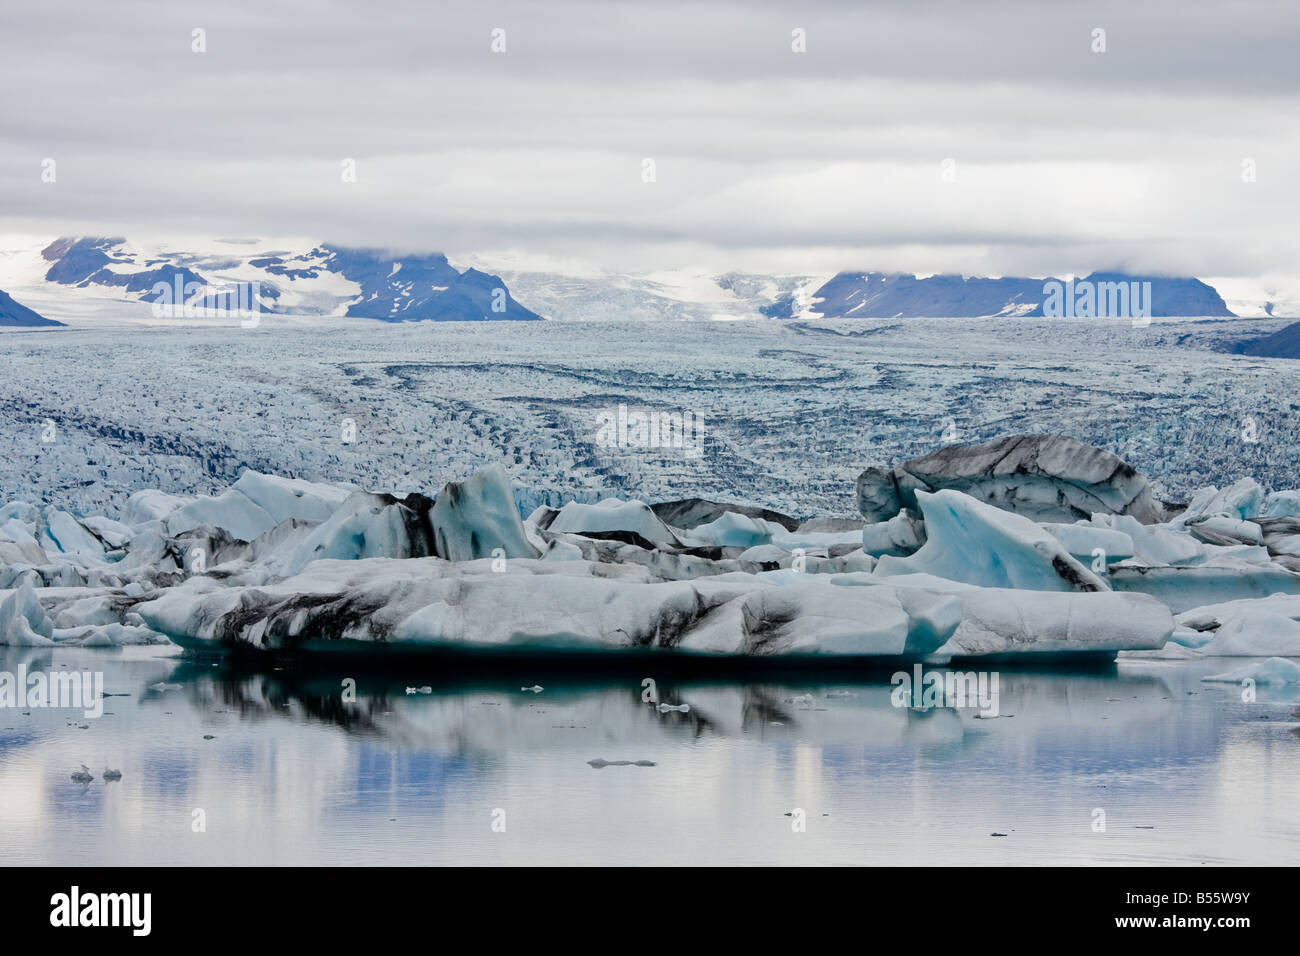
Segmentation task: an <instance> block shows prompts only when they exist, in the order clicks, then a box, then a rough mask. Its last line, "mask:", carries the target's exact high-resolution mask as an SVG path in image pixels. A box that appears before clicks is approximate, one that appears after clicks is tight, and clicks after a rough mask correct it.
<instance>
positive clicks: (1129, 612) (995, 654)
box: [832, 574, 1174, 662]
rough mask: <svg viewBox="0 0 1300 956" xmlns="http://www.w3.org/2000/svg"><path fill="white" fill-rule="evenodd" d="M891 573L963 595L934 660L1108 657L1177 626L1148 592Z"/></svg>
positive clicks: (908, 582)
mask: <svg viewBox="0 0 1300 956" xmlns="http://www.w3.org/2000/svg"><path fill="white" fill-rule="evenodd" d="M832 580H833V581H834V582H835V583H836V584H839V585H841V586H863V585H869V584H872V583H874V581H873V579H872V578H870V577H869V576H866V575H843V576H840V577H836V578H833V579H832ZM875 580H878V579H875ZM890 581H891V583H893V584H894V585H895V586H897V587H898V588H899V589H900V590H901V589H907V588H915V589H917V590H920V591H930V592H940V593H947V594H951V595H952V596H953V597H956V598H958V599H959V600H960V601H961V604H962V616H961V624H960V625H959V626H958V627H957V629H956V630H955V631H954V632H953V635H952V638H951V639H950V640H949V641H948V642H947V643H946V644H944V645H943V646H942V647H941V648H939V650H938V651H936V652H935V654H934V655H933V658H932V660H934V661H937V662H943V661H947V660H960V659H966V658H979V659H982V660H984V661H987V662H992V661H1014V660H1026V661H1033V660H1063V659H1069V658H1093V659H1102V660H1111V659H1113V658H1114V657H1115V655H1116V654H1117V653H1118V652H1120V651H1155V650H1159V649H1160V648H1162V647H1164V646H1165V643H1166V642H1167V641H1168V640H1169V638H1170V636H1171V635H1172V634H1173V633H1174V619H1173V616H1172V615H1171V614H1170V613H1169V609H1168V608H1166V607H1165V606H1164V605H1163V604H1161V603H1160V602H1159V601H1156V600H1155V599H1153V598H1149V597H1146V596H1145V595H1137V594H1116V593H1114V592H1109V591H1097V592H1088V591H1066V592H1059V591H1057V592H1054V591H1026V590H1018V589H1013V588H1000V587H977V586H975V585H970V584H961V583H957V582H954V581H950V580H945V579H942V578H936V577H933V576H931V575H928V574H916V575H906V576H903V577H898V578H891V579H890Z"/></svg>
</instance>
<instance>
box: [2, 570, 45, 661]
mask: <svg viewBox="0 0 1300 956" xmlns="http://www.w3.org/2000/svg"><path fill="white" fill-rule="evenodd" d="M53 643H54V625H53V624H51V623H50V619H49V617H48V616H47V615H46V613H45V611H44V609H43V608H42V607H41V602H40V601H39V600H37V598H36V592H35V591H34V590H33V589H32V588H31V587H30V586H29V585H24V586H23V587H20V588H18V589H17V590H15V591H10V592H9V594H8V595H7V596H6V597H5V598H4V600H3V601H0V644H6V645H9V646H11V647H12V646H18V647H36V646H44V645H48V644H53Z"/></svg>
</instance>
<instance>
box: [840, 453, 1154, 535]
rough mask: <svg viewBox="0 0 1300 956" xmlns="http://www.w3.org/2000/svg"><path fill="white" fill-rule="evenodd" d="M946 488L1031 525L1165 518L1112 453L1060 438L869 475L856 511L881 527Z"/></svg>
mask: <svg viewBox="0 0 1300 956" xmlns="http://www.w3.org/2000/svg"><path fill="white" fill-rule="evenodd" d="M945 488H951V489H955V490H957V491H962V492H965V493H966V494H968V495H971V496H972V497H974V498H978V499H979V500H981V501H984V502H987V503H989V504H993V505H996V506H997V507H999V508H1002V509H1005V510H1007V511H1013V512H1015V513H1017V514H1021V515H1025V516H1026V517H1029V518H1033V519H1034V520H1036V521H1055V522H1069V521H1075V520H1077V519H1079V518H1089V517H1091V516H1092V515H1093V514H1096V513H1102V514H1125V515H1132V516H1133V517H1135V518H1137V520H1138V521H1141V522H1143V523H1144V524H1146V523H1152V522H1156V521H1160V520H1162V519H1163V517H1164V509H1163V507H1162V506H1161V505H1160V503H1159V502H1157V501H1156V500H1155V498H1154V496H1153V495H1152V493H1151V488H1150V486H1149V485H1148V484H1147V480H1146V478H1144V477H1143V476H1142V475H1140V474H1138V473H1137V472H1136V471H1135V470H1134V469H1133V468H1132V467H1131V466H1130V465H1128V464H1127V463H1126V462H1124V461H1123V460H1122V459H1121V458H1119V457H1118V456H1116V455H1114V454H1112V453H1111V452H1108V451H1105V450H1104V449H1101V448H1095V447H1093V446H1092V445H1085V444H1084V443H1083V442H1081V441H1078V440H1076V439H1074V438H1069V437H1067V436H1064V435H1017V436H1012V437H1009V438H999V439H997V440H996V441H991V442H984V443H982V444H977V445H948V446H946V447H944V448H941V449H939V450H938V451H936V452H932V453H931V454H929V455H925V456H923V457H921V458H914V459H912V460H911V461H908V462H904V463H903V464H901V465H896V466H895V467H893V468H884V467H878V466H877V467H871V468H868V469H867V470H866V471H864V472H862V474H861V475H860V476H859V478H858V487H857V497H858V509H859V510H860V511H861V512H862V514H863V515H864V516H865V517H866V519H867V520H868V521H873V522H874V521H886V520H888V519H889V518H892V517H893V516H894V515H896V514H898V512H899V511H900V510H902V509H903V508H914V507H915V506H916V495H917V492H918V491H937V490H940V489H945Z"/></svg>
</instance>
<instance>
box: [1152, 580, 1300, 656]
mask: <svg viewBox="0 0 1300 956" xmlns="http://www.w3.org/2000/svg"><path fill="white" fill-rule="evenodd" d="M1177 621H1178V625H1179V627H1180V628H1186V629H1188V630H1190V631H1191V632H1192V633H1193V634H1195V635H1196V636H1197V639H1194V640H1193V642H1192V643H1189V642H1188V641H1186V640H1183V641H1180V643H1184V644H1187V646H1190V647H1194V648H1196V649H1198V650H1199V651H1200V652H1201V654H1202V655H1204V656H1207V657H1300V597H1292V596H1287V595H1282V594H1274V595H1271V596H1269V597H1266V598H1260V599H1257V600H1244V601H1229V602H1226V603H1223V604H1213V605H1209V606H1207V607H1197V608H1193V609H1191V610H1189V611H1184V612H1182V613H1181V614H1179V615H1178V617H1177Z"/></svg>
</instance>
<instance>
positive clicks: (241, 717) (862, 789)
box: [0, 647, 1300, 865]
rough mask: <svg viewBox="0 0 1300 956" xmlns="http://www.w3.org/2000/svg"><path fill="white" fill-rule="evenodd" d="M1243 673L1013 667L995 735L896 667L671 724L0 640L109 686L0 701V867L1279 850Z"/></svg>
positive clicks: (612, 711)
mask: <svg viewBox="0 0 1300 956" xmlns="http://www.w3.org/2000/svg"><path fill="white" fill-rule="evenodd" d="M1242 663H1244V662H1243V661H1241V660H1217V661H1198V662H1141V663H1138V662H1125V663H1121V664H1119V665H1117V666H1115V667H1113V668H1109V669H1104V670H1101V671H1096V670H1093V671H1076V672H1060V671H1053V672H1045V671H1037V670H1011V669H1006V668H1002V669H1000V670H999V671H998V675H999V701H998V703H999V713H1000V715H1001V716H999V717H997V718H994V719H985V718H981V717H980V716H978V715H979V711H978V710H977V709H961V710H958V709H936V710H931V711H928V712H920V711H917V710H912V709H908V708H899V707H895V706H894V705H893V703H892V702H891V690H892V689H893V688H892V686H891V684H890V682H889V676H890V675H889V674H888V673H883V674H861V673H855V672H851V671H846V672H844V673H843V674H839V673H835V674H832V675H829V676H828V675H827V674H826V673H825V672H818V673H816V674H800V673H797V672H796V673H790V672H784V673H781V674H777V673H772V674H767V673H757V674H755V673H747V674H745V675H744V676H743V677H740V678H737V679H734V680H727V679H719V678H718V677H716V676H710V677H709V678H707V679H706V678H704V677H703V676H696V677H689V676H688V677H682V676H680V675H678V676H670V675H661V676H660V677H659V678H657V679H656V680H657V690H658V695H659V697H660V699H661V700H662V701H663V702H665V703H670V704H674V705H677V704H683V703H684V704H688V705H689V706H690V710H689V712H688V713H682V712H678V711H669V712H660V711H659V710H658V709H656V708H655V707H654V706H652V705H651V704H649V703H646V702H644V701H643V699H642V697H643V685H642V679H643V678H644V677H654V676H655V675H654V674H653V673H645V674H641V673H638V672H631V671H627V672H623V673H619V672H613V673H611V672H605V673H591V672H585V673H570V674H568V675H567V676H566V675H564V674H557V673H555V672H554V670H553V669H551V670H542V669H538V670H536V671H529V670H528V668H527V667H525V666H522V665H521V666H518V667H513V668H511V669H510V670H509V671H508V672H494V671H483V670H478V671H475V672H473V673H468V674H464V675H463V676H461V677H459V678H458V677H454V676H449V675H448V674H447V673H446V672H445V671H446V669H447V668H446V667H445V665H443V666H440V667H437V668H435V667H433V666H432V665H431V666H430V668H429V672H427V673H418V672H414V673H404V674H400V675H384V674H374V673H358V674H355V675H349V674H348V673H346V672H345V671H333V672H328V673H323V672H314V673H310V674H295V673H290V672H288V671H283V670H275V671H263V672H256V673H254V672H246V671H242V672H241V671H234V670H231V669H230V668H228V667H227V666H225V665H220V666H217V665H214V664H212V663H211V662H201V661H190V660H187V659H185V658H183V657H181V655H180V653H179V652H178V651H177V650H176V649H175V648H171V647H138V648H127V649H76V648H55V649H48V648H46V649H37V648H0V670H3V671H9V672H17V670H18V669H19V667H20V666H25V667H26V668H27V670H28V671H29V672H31V671H36V670H45V671H47V672H48V671H56V670H61V669H65V668H67V669H74V670H87V671H91V672H96V671H99V672H103V674H104V689H105V692H106V693H108V694H110V695H119V694H124V695H127V696H110V697H107V698H106V700H105V713H104V715H103V716H102V717H99V718H98V719H84V718H83V717H82V715H81V712H80V711H79V710H77V711H69V710H58V709H42V708H36V709H32V710H30V711H28V712H26V713H24V712H23V710H21V709H18V708H0V834H3V838H2V839H0V864H3V865H14V864H42V863H44V864H56V865H81V864H92V865H93V864H125V865H140V864H153V863H161V864H222V865H246V864H272V865H274V864H397V865H404V864H410V865H427V864H512V863H554V864H579V863H616V864H665V865H668V864H692V863H694V864H708V863H734V864H781V863H786V864H815V863H836V864H868V863H869V864H903V865H906V864H945V863H951V864H989V865H994V864H1045V863H1077V864H1090V863H1098V864H1099V863H1116V864H1155V863H1161V864H1163V863H1183V864H1194V865H1196V864H1209V865H1214V864H1228V863H1242V864H1287V863H1294V862H1295V861H1296V860H1300V800H1298V799H1297V794H1300V734H1298V733H1297V730H1298V728H1300V721H1298V720H1297V719H1296V718H1295V717H1294V716H1292V714H1293V711H1295V710H1296V707H1297V703H1300V691H1297V689H1296V688H1289V689H1281V688H1274V689H1271V690H1270V689H1269V688H1267V687H1261V688H1260V689H1259V692H1258V698H1257V699H1256V700H1255V701H1253V702H1246V701H1243V700H1242V692H1241V688H1240V687H1238V686H1236V685H1230V684H1210V683H1203V682H1202V681H1201V680H1200V678H1201V677H1202V676H1204V675H1207V674H1213V673H1220V672H1223V671H1226V670H1230V669H1232V668H1234V667H1236V666H1239V665H1240V664H1242ZM439 671H442V673H439ZM347 677H352V678H353V679H355V681H356V700H355V702H347V703H345V702H344V700H343V686H344V684H343V681H344V679H345V678H347ZM158 684H164V685H166V686H165V687H163V688H162V689H154V685H158ZM533 686H541V687H542V688H543V689H542V690H541V691H540V692H534V691H532V690H528V691H525V690H521V688H522V687H529V688H531V687H533ZM408 687H410V688H412V689H413V690H415V691H416V692H415V693H407V688H408ZM426 688H427V690H428V692H427V693H426V692H425V689H426ZM207 738H210V739H207ZM601 760H604V761H611V762H612V761H633V763H631V764H626V765H624V764H613V763H612V764H611V765H608V766H592V765H591V764H590V763H589V761H601ZM635 761H649V762H652V764H653V765H652V766H644V765H637V764H636V763H635ZM81 764H86V765H87V766H89V768H90V772H91V773H92V775H93V776H94V779H93V781H91V782H90V783H88V784H82V783H77V782H74V781H73V780H72V779H71V774H72V773H73V772H74V771H76V770H78V769H79V768H80V765H81ZM105 767H111V768H113V769H118V770H121V772H122V778H121V780H120V781H110V782H105V780H104V779H103V771H104V769H105ZM196 811H202V813H201V818H202V820H203V822H204V823H205V825H206V829H203V830H196V823H195V821H196V819H198V818H199V816H200V815H199V814H197V813H196ZM799 811H802V812H801V813H800V812H799ZM1102 812H1104V818H1103V817H1102V815H1101V813H1102ZM1103 819H1104V829H1101V828H1100V824H1101V823H1102V822H1103ZM799 824H802V829H800V828H799ZM995 833H996V834H1005V836H993V834H995Z"/></svg>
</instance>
